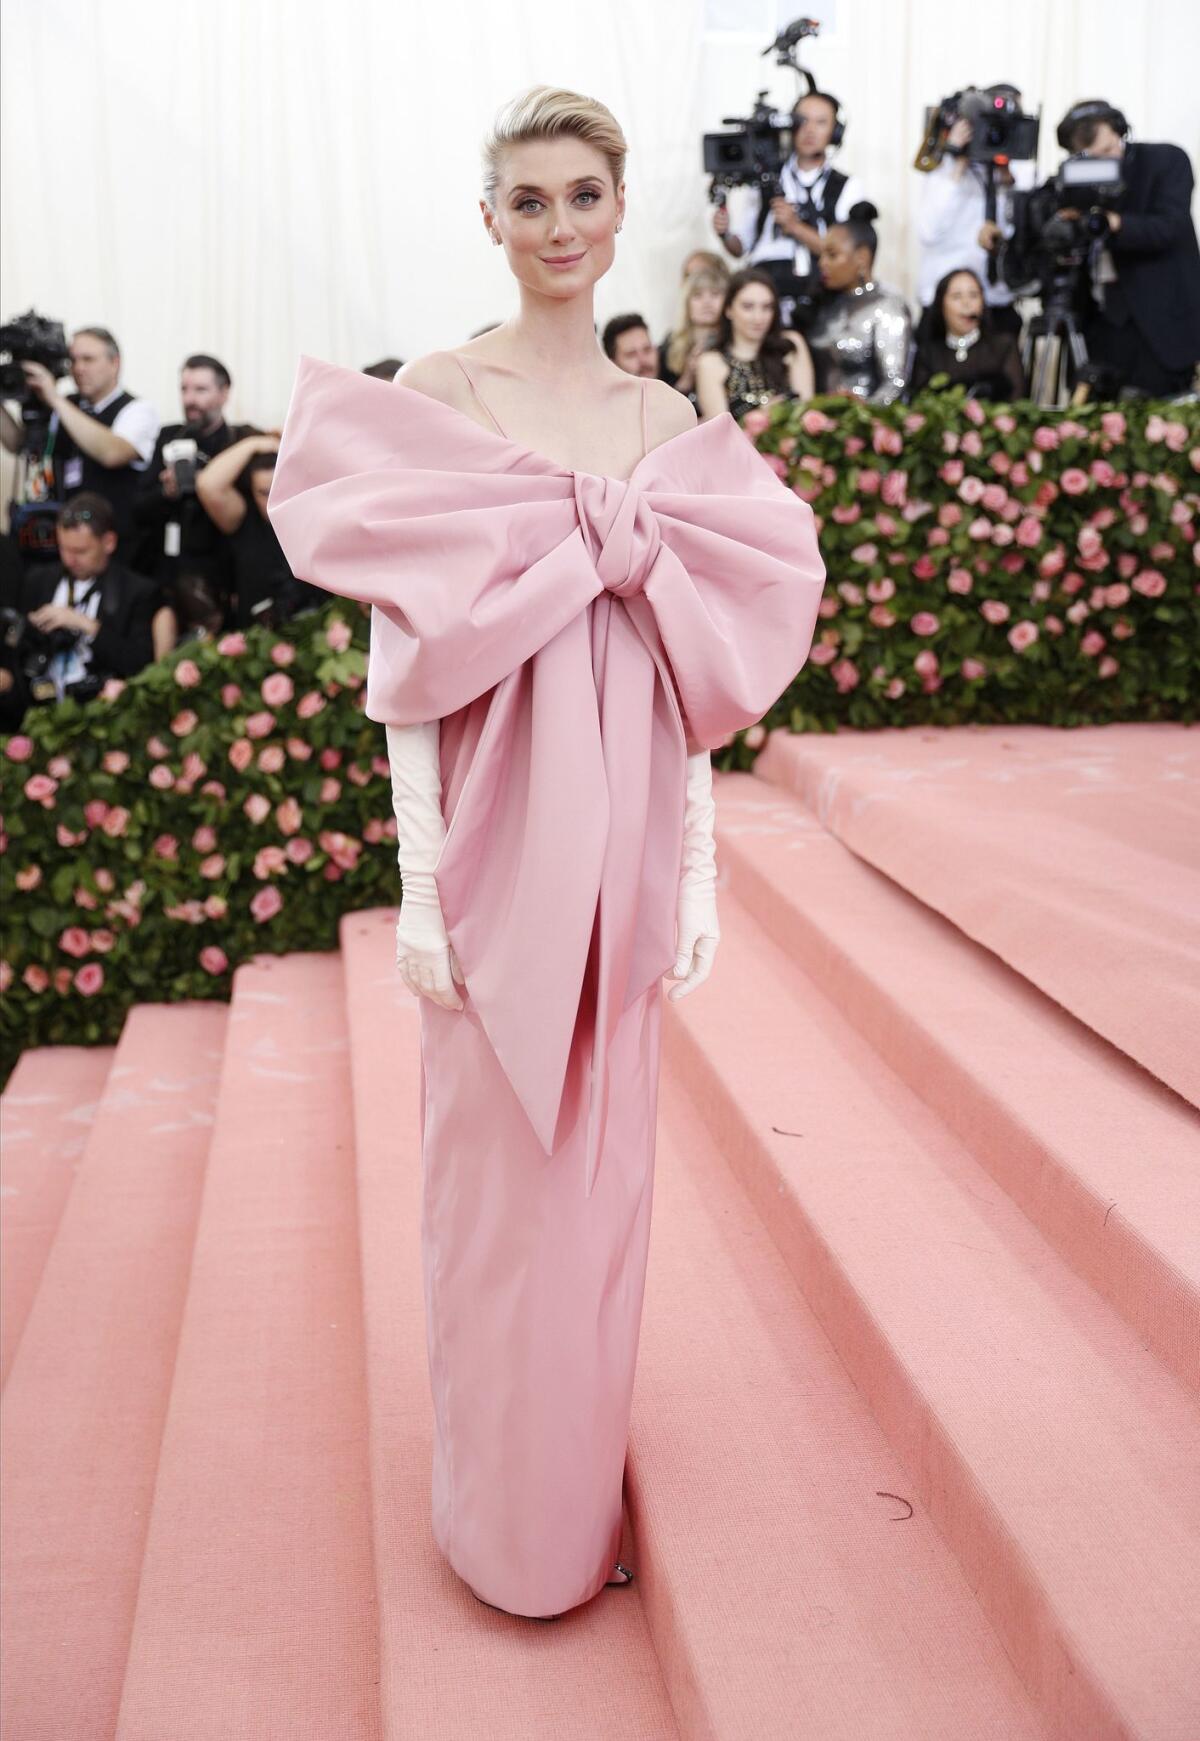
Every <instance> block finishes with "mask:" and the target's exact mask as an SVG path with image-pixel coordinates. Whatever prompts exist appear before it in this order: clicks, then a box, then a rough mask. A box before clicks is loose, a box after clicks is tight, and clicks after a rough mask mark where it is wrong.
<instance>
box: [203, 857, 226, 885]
mask: <svg viewBox="0 0 1200 1741" xmlns="http://www.w3.org/2000/svg"><path fill="white" fill-rule="evenodd" d="M200 875H201V876H202V877H204V878H205V880H206V881H208V882H215V881H216V880H217V878H218V877H221V876H224V875H225V860H224V858H223V857H222V855H221V854H220V853H219V852H213V853H210V854H209V855H208V857H207V858H202V859H201V860H200Z"/></svg>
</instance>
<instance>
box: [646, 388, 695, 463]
mask: <svg viewBox="0 0 1200 1741" xmlns="http://www.w3.org/2000/svg"><path fill="white" fill-rule="evenodd" d="M695 425H696V408H695V406H694V405H693V404H692V402H691V400H690V399H685V398H684V396H683V394H682V393H677V392H676V391H675V388H674V387H671V386H668V384H667V383H666V381H651V380H648V381H647V382H646V429H647V433H648V434H649V436H650V445H651V446H652V447H657V446H658V444H659V442H660V441H670V439H671V437H672V436H673V435H682V434H683V432H684V430H685V429H693V428H695Z"/></svg>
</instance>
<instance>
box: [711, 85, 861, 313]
mask: <svg viewBox="0 0 1200 1741" xmlns="http://www.w3.org/2000/svg"><path fill="white" fill-rule="evenodd" d="M792 118H793V121H794V123H795V128H794V132H793V134H792V154H791V156H790V157H789V158H788V160H787V162H786V163H785V164H784V166H783V170H782V172H781V174H780V178H779V179H780V188H781V192H780V194H779V197H778V198H776V199H773V200H772V201H771V202H770V207H769V209H768V211H766V212H765V213H764V211H763V206H762V195H761V193H760V192H759V190H758V189H757V188H752V187H748V188H738V189H736V190H735V196H737V207H736V213H735V214H734V213H731V212H730V211H729V209H728V207H718V208H717V209H716V211H715V212H714V213H713V229H714V230H715V231H716V233H717V235H718V236H719V237H720V238H721V242H722V245H723V247H724V248H725V251H726V253H728V254H731V255H732V256H733V258H734V259H735V260H739V261H741V263H742V264H743V265H745V266H758V267H761V268H762V270H763V271H764V272H766V273H767V275H768V277H769V278H770V279H771V281H772V283H773V284H774V285H775V288H776V291H777V292H778V294H779V297H780V302H781V312H782V315H783V321H784V325H785V326H796V327H797V328H798V329H799V330H801V331H802V330H803V329H804V327H805V325H807V324H810V322H811V320H812V317H813V314H814V312H815V301H816V297H817V294H818V292H819V278H818V274H817V265H816V256H817V254H818V253H819V252H820V248H821V238H822V237H823V236H824V234H825V231H826V230H827V229H828V228H829V227H830V225H831V224H837V223H842V222H844V221H845V219H846V218H848V217H849V215H850V212H851V209H852V208H853V207H854V206H856V205H857V204H858V203H859V202H860V201H862V200H865V199H866V197H867V195H866V191H865V190H864V188H863V185H862V183H861V181H859V179H858V177H857V176H854V175H849V174H847V173H846V172H845V171H844V170H840V169H835V168H834V167H833V165H832V164H831V163H830V161H829V158H830V153H831V152H832V151H833V150H835V149H836V148H837V147H838V146H839V145H840V144H841V140H842V135H843V132H844V124H843V122H842V119H841V112H840V109H839V105H838V101H837V98H836V97H833V96H831V95H830V94H829V93H828V92H826V91H810V92H809V94H808V95H807V96H806V97H801V98H800V100H799V101H798V102H797V104H796V106H795V108H794V109H793V110H792Z"/></svg>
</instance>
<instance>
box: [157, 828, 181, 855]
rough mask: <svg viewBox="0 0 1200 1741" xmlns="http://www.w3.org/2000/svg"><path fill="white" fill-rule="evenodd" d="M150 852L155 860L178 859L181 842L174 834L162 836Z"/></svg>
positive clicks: (159, 836)
mask: <svg viewBox="0 0 1200 1741" xmlns="http://www.w3.org/2000/svg"><path fill="white" fill-rule="evenodd" d="M150 850H151V851H152V852H153V854H154V856H155V858H170V859H174V858H178V856H179V842H178V841H177V840H176V838H175V836H174V835H173V834H160V835H158V837H157V838H156V840H155V842H154V845H153V846H152V847H151V849H150Z"/></svg>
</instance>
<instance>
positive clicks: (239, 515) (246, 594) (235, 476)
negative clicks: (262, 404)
mask: <svg viewBox="0 0 1200 1741" xmlns="http://www.w3.org/2000/svg"><path fill="white" fill-rule="evenodd" d="M278 451H279V436H278V435H271V434H267V435H247V436H245V437H243V439H242V440H241V441H235V442H233V443H231V445H230V446H229V447H227V448H225V450H224V452H222V453H219V454H217V455H216V456H215V458H213V459H210V460H209V462H208V464H207V465H206V466H205V468H204V470H203V471H202V472H200V473H198V475H197V477H196V495H197V496H198V498H199V500H200V505H201V507H202V508H203V509H204V511H205V513H206V514H207V515H208V516H209V518H210V519H211V520H212V522H213V524H214V526H216V527H217V529H218V531H220V532H224V533H225V535H226V537H227V538H228V539H229V548H230V553H231V556H232V559H233V600H232V608H231V611H230V613H229V614H230V621H231V623H232V624H233V625H234V626H236V627H237V628H239V629H244V628H247V627H248V626H249V625H251V624H253V623H259V622H272V623H279V622H284V621H286V619H287V618H288V617H290V616H294V615H295V614H296V612H297V611H301V610H305V609H308V608H310V607H313V606H315V605H318V604H323V603H324V602H325V599H326V596H327V595H326V594H325V593H323V592H322V591H321V589H320V588H319V587H315V586H309V584H308V583H307V582H306V581H302V580H297V579H296V578H295V577H294V576H293V574H292V571H291V569H290V568H289V567H288V564H287V558H286V557H285V556H284V554H283V550H282V548H281V546H280V543H279V539H278V538H277V536H276V534H275V528H274V526H272V524H271V522H270V520H269V519H268V517H267V501H268V499H269V497H270V494H271V483H272V480H273V479H274V476H275V456H276V454H277V453H278ZM243 474H245V476H246V480H247V483H248V486H249V493H250V503H249V505H247V502H246V497H245V496H244V495H243V494H242V492H241V490H240V489H239V487H238V485H239V481H240V480H241V478H242V476H243Z"/></svg>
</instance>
